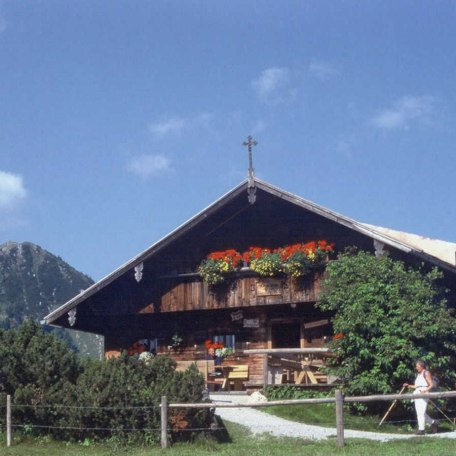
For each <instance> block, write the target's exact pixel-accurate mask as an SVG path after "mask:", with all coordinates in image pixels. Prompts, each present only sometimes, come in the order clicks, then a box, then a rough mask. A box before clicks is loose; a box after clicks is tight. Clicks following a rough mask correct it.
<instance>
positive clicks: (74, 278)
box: [0, 242, 100, 355]
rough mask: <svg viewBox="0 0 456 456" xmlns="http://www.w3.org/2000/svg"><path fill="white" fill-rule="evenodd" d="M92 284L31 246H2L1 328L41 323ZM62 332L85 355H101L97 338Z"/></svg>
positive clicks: (91, 281)
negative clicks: (50, 313) (26, 322)
mask: <svg viewBox="0 0 456 456" xmlns="http://www.w3.org/2000/svg"><path fill="white" fill-rule="evenodd" d="M92 284H93V280H92V279H91V278H90V277H88V276H87V275H85V274H83V273H81V272H78V271H76V269H74V268H72V267H71V266H70V265H69V264H67V263H65V261H63V260H62V259H61V258H59V257H57V256H55V255H52V254H51V253H49V252H48V251H46V250H44V249H42V248H41V247H39V246H37V245H35V244H33V243H31V242H24V243H17V242H7V243H5V244H1V245H0V327H2V328H12V327H15V326H18V325H19V324H21V323H22V322H23V321H24V320H27V319H33V320H35V321H40V320H41V319H42V318H43V317H44V316H45V315H47V314H48V313H49V312H51V311H52V310H54V309H56V308H57V307H59V306H60V305H62V304H63V303H65V302H66V301H67V300H69V299H71V298H72V297H73V296H75V295H76V294H78V293H79V292H80V291H81V290H84V289H86V288H88V287H89V286H90V285H92ZM59 332H60V333H61V335H62V336H63V338H64V339H66V340H67V342H69V344H70V345H73V348H76V349H77V350H78V351H80V352H81V353H82V354H90V355H97V354H98V353H99V350H100V339H99V338H97V337H96V336H94V335H91V334H85V333H81V332H76V331H63V330H62V331H59Z"/></svg>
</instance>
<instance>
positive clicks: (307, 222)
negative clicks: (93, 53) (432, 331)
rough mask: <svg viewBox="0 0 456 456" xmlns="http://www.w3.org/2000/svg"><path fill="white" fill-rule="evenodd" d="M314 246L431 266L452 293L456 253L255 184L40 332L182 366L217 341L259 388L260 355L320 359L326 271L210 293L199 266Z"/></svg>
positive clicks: (237, 279)
mask: <svg viewBox="0 0 456 456" xmlns="http://www.w3.org/2000/svg"><path fill="white" fill-rule="evenodd" d="M312 240H326V241H328V242H332V243H334V245H335V250H336V251H343V250H344V249H345V248H346V247H349V246H357V247H358V248H359V249H362V250H366V251H371V252H376V253H377V254H381V253H382V252H383V251H386V250H387V251H389V252H390V255H391V256H392V257H394V258H398V259H401V260H404V261H406V262H407V263H409V264H412V265H413V264H420V263H422V262H424V263H426V264H428V265H430V266H437V267H439V268H440V269H441V270H442V271H443V273H444V275H445V280H446V284H447V285H448V287H449V288H452V289H453V290H455V289H456V287H455V281H454V280H455V274H456V264H455V252H456V244H453V243H449V242H443V241H432V240H429V239H425V238H420V237H418V236H413V235H407V234H405V233H398V232H395V231H392V230H385V229H383V228H378V227H373V226H370V225H366V224H363V223H359V222H357V221H355V220H352V219H350V218H348V217H345V216H343V215H340V214H337V213H335V212H334V211H331V210H328V209H326V208H324V207H322V206H319V205H317V204H315V203H312V202H311V201H308V200H305V199H303V198H301V197H299V196H296V195H294V194H291V193H288V192H286V191H284V190H281V189H279V188H277V187H275V186H273V185H271V184H269V183H267V182H264V181H261V180H259V179H256V178H251V179H249V180H247V181H244V182H242V183H241V184H240V185H238V186H237V187H236V188H234V189H233V190H231V191H230V192H228V193H227V194H225V195H224V196H222V197H221V198H220V199H218V200H217V201H215V202H214V203H213V204H211V205H210V206H209V207H207V208H206V209H204V210H203V211H202V212H200V213H199V214H197V215H196V216H194V217H193V218H191V219H190V220H189V221H187V222H186V223H184V224H183V225H182V226H180V227H178V228H177V229H176V230H174V231H173V232H171V233H170V234H169V235H167V236H166V237H164V238H163V239H161V240H160V241H158V242H156V243H155V244H153V245H152V246H151V247H149V248H148V249H147V250H145V251H144V252H142V253H140V254H139V255H137V256H136V257H134V258H133V259H131V260H130V261H129V262H127V263H126V264H124V265H122V266H120V267H119V268H118V269H116V270H115V271H114V272H112V273H111V274H109V275H108V276H107V277H105V278H103V279H102V280H100V281H99V282H97V283H96V284H94V285H93V286H91V287H90V288H88V289H87V290H85V291H83V292H81V293H80V294H79V295H77V296H76V297H74V298H73V299H71V300H70V301H68V302H67V303H66V304H64V305H62V306H61V307H60V308H58V309H56V310H55V311H53V312H52V313H50V314H49V315H47V316H46V317H45V318H44V323H45V324H49V325H56V326H60V327H65V328H73V329H78V330H82V331H88V332H91V333H96V334H101V335H103V336H104V341H105V352H107V353H108V352H110V353H118V352H120V351H121V350H128V349H130V351H132V350H133V351H134V350H135V349H136V348H137V347H138V344H139V343H141V346H142V344H144V345H145V346H146V347H147V349H149V350H152V351H154V352H156V353H158V354H161V353H168V354H170V355H171V356H173V357H175V358H176V359H177V360H180V361H191V360H205V359H207V355H208V354H207V348H206V345H205V343H206V341H207V340H208V339H210V340H211V341H219V342H221V343H223V344H224V345H225V346H229V347H232V348H233V349H234V350H235V355H234V360H231V363H232V364H233V363H234V364H236V365H244V366H245V365H247V366H248V374H247V375H245V378H244V380H245V381H244V384H245V385H247V386H249V385H251V386H255V385H259V384H262V383H263V382H264V381H265V378H266V377H265V376H266V372H265V367H264V359H265V357H264V356H263V353H264V350H268V349H269V350H271V349H272V350H273V349H283V350H282V352H286V351H287V350H288V351H289V352H293V350H294V349H301V350H302V349H306V350H307V352H305V353H307V356H304V357H303V358H302V359H304V360H306V361H308V359H309V357H310V358H312V356H311V355H312V350H314V351H316V352H318V351H320V352H322V353H323V352H324V350H322V349H324V347H325V343H326V341H327V340H328V338H331V337H332V335H333V334H332V329H331V326H330V317H331V315H328V314H324V313H322V312H321V311H319V310H317V309H316V308H315V302H316V301H318V299H319V296H320V288H321V281H322V278H323V276H324V267H323V268H316V269H313V270H312V271H311V272H310V273H309V274H307V275H306V276H304V277H302V278H300V279H299V280H298V279H294V278H291V277H288V276H278V277H270V278H265V277H261V276H259V275H258V274H257V273H255V272H253V271H251V270H249V269H248V268H245V269H244V270H240V271H238V272H235V273H232V274H231V276H230V279H229V280H228V281H226V283H225V285H224V286H219V287H211V286H209V285H208V284H207V283H205V282H203V280H202V278H201V276H200V275H199V274H198V273H197V270H198V266H199V264H200V263H201V261H202V260H203V259H204V258H206V256H207V255H208V254H209V253H210V252H213V251H217V250H224V249H227V248H232V249H235V250H237V251H239V252H243V251H246V250H248V249H249V247H250V246H262V247H270V248H277V247H281V246H285V245H290V244H293V243H302V242H308V241H312ZM453 304H454V300H453ZM135 344H136V345H135ZM315 349H316V350H315ZM278 351H279V352H280V350H278ZM298 351H299V350H298ZM288 358H291V356H289V357H288ZM295 359H296V358H294V360H295ZM228 362H229V360H225V361H224V363H225V364H226V363H228ZM281 362H282V364H280V363H279V367H284V366H286V362H287V361H286V359H285V360H284V359H283V357H282V361H281ZM290 362H291V363H293V362H294V361H293V359H292V360H291V361H290ZM303 362H304V361H303ZM270 364H271V366H272V367H274V366H275V364H274V362H272V363H270ZM290 369H291V370H292V367H290ZM273 370H274V369H273V368H270V371H271V372H269V374H270V375H272V377H274V372H273ZM282 374H283V370H280V375H282ZM295 375H296V377H298V376H299V374H298V373H296V372H295ZM300 378H301V377H300ZM315 378H316V377H315V375H313V376H311V378H310V379H311V380H312V381H311V383H315V382H316V381H318V379H317V380H315ZM270 379H271V376H270ZM296 379H297V378H295V380H296ZM306 379H307V377H306ZM276 380H277V379H276ZM281 380H282V379H279V380H278V381H281Z"/></svg>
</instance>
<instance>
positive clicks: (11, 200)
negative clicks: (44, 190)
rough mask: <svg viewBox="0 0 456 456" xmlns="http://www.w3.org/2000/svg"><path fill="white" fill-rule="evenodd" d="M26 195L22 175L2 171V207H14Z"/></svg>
mask: <svg viewBox="0 0 456 456" xmlns="http://www.w3.org/2000/svg"><path fill="white" fill-rule="evenodd" d="M26 196H27V191H26V190H25V187H24V182H23V179H22V176H19V175H18V174H13V173H7V172H5V171H0V208H2V209H9V208H13V207H14V206H15V205H16V204H17V203H19V202H20V201H21V200H23V199H24V198H25V197H26Z"/></svg>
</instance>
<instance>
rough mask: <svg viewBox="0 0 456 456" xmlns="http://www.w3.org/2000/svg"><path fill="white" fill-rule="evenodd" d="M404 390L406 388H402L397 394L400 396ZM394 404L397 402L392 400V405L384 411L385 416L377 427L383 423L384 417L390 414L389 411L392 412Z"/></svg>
mask: <svg viewBox="0 0 456 456" xmlns="http://www.w3.org/2000/svg"><path fill="white" fill-rule="evenodd" d="M405 388H407V387H406V386H403V387H402V389H401V391H400V392H399V394H402V393H403V392H404V390H405ZM396 402H397V399H394V401H393V403H392V404H391V405H390V408H389V409H388V410H387V411H386V413H385V415H384V416H383V418H382V420H381V421H380V423H378V425H379V426H381V425H382V424H383V422H384V421H385V419H386V417H387V416H388V415H389V413H390V412H391V410H393V407H394V406H395V405H396Z"/></svg>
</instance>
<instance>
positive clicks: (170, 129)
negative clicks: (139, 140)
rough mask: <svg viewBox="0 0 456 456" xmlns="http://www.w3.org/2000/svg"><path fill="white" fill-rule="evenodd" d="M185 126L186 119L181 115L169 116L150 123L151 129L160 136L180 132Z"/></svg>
mask: <svg viewBox="0 0 456 456" xmlns="http://www.w3.org/2000/svg"><path fill="white" fill-rule="evenodd" d="M184 127H185V121H184V119H182V118H181V117H169V118H168V119H164V120H160V121H158V122H155V123H151V124H150V125H149V131H150V132H151V133H152V134H153V135H155V136H158V137H162V136H166V135H169V134H176V133H180V132H181V131H182V129H183V128H184Z"/></svg>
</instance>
